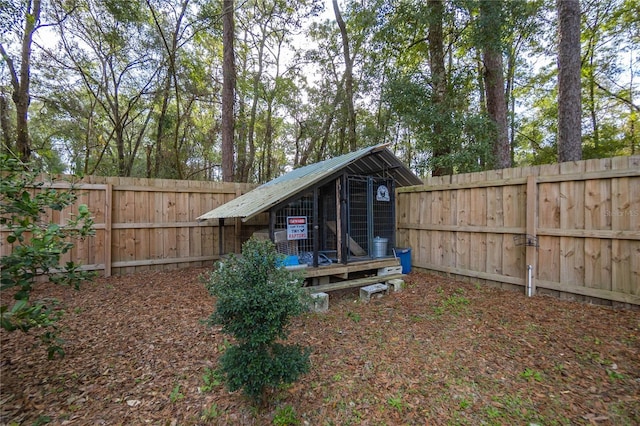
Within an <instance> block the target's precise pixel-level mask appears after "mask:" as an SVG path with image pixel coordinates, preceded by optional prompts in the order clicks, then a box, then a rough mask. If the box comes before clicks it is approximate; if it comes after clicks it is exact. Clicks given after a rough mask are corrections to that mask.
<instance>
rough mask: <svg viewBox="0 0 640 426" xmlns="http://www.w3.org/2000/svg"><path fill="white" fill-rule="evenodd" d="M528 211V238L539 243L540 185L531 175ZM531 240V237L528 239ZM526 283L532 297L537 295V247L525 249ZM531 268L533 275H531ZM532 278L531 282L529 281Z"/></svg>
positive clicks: (527, 203) (528, 191) (525, 206)
mask: <svg viewBox="0 0 640 426" xmlns="http://www.w3.org/2000/svg"><path fill="white" fill-rule="evenodd" d="M523 207H524V209H525V210H526V228H527V232H526V235H527V236H531V237H532V238H534V241H535V242H536V243H537V233H536V225H537V223H538V183H537V181H536V177H535V176H533V175H530V176H528V177H527V201H526V203H525V205H524V206H523ZM527 238H529V237H527ZM524 263H525V265H526V271H525V282H527V286H529V285H530V286H531V295H533V294H535V289H536V273H535V272H536V271H537V270H538V267H537V265H538V248H537V247H536V246H532V245H527V246H526V247H525V262H524ZM529 268H531V270H532V273H531V274H529ZM529 278H531V282H528V281H529Z"/></svg>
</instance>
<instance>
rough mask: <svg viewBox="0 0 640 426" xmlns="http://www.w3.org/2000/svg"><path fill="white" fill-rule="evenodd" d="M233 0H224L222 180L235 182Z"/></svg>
mask: <svg viewBox="0 0 640 426" xmlns="http://www.w3.org/2000/svg"><path fill="white" fill-rule="evenodd" d="M233 15H234V5H233V0H224V2H223V10H222V45H223V53H222V57H223V59H222V117H221V121H222V180H223V181H225V182H233V179H234V175H233V166H234V161H233V147H234V143H233V134H234V115H233V104H234V97H235V86H236V65H235V55H234V51H233V40H234V17H233Z"/></svg>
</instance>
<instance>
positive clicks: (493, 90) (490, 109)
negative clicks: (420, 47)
mask: <svg viewBox="0 0 640 426" xmlns="http://www.w3.org/2000/svg"><path fill="white" fill-rule="evenodd" d="M501 8H502V2H501V1H495V0H483V1H481V2H480V17H481V22H482V25H481V28H482V60H483V63H484V83H485V90H486V101H487V113H488V114H489V118H490V119H491V121H492V122H493V124H494V126H495V130H496V133H495V138H496V139H495V141H494V142H493V149H492V151H493V167H494V168H496V169H504V168H507V167H511V151H510V149H509V134H508V131H507V102H506V100H505V88H504V66H503V63H502V49H501V43H502V40H501V37H500V34H501V29H502V17H501V15H502V11H501Z"/></svg>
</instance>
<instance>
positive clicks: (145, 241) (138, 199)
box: [132, 191, 153, 272]
mask: <svg viewBox="0 0 640 426" xmlns="http://www.w3.org/2000/svg"><path fill="white" fill-rule="evenodd" d="M132 194H133V196H134V199H135V222H136V223H140V222H149V221H150V217H149V216H150V215H151V214H152V213H153V205H152V204H151V203H150V200H149V195H150V193H149V192H141V191H140V192H133V193H132ZM151 232H153V231H152V230H149V229H148V228H138V229H136V230H135V231H134V233H135V257H134V259H133V260H140V259H149V258H150V257H151V242H150V233H151ZM148 270H149V267H148V266H147V265H142V266H140V267H137V268H136V272H140V271H148Z"/></svg>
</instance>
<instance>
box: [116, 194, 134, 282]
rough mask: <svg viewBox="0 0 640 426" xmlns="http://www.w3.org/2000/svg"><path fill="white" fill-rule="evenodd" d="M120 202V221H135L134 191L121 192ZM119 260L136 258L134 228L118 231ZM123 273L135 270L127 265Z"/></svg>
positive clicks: (130, 272)
mask: <svg viewBox="0 0 640 426" xmlns="http://www.w3.org/2000/svg"><path fill="white" fill-rule="evenodd" d="M121 197H122V198H121V199H122V201H123V202H122V204H121V205H120V215H121V218H122V222H131V223H135V214H136V198H135V192H133V191H124V192H121ZM120 236H121V237H120V238H121V239H120V243H121V244H120V247H121V250H122V251H121V255H122V256H121V258H120V259H121V260H127V261H128V260H136V231H135V230H134V229H123V230H121V231H120ZM123 272H124V273H125V274H127V275H128V274H133V273H135V272H136V268H135V267H127V268H125V270H124V271H123Z"/></svg>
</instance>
